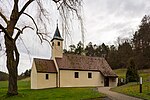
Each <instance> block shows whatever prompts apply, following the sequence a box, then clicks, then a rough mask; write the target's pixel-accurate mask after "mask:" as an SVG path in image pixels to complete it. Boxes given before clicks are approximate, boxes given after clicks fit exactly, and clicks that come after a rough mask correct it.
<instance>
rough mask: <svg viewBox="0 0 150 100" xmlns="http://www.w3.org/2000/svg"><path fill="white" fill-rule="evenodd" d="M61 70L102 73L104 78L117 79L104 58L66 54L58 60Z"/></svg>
mask: <svg viewBox="0 0 150 100" xmlns="http://www.w3.org/2000/svg"><path fill="white" fill-rule="evenodd" d="M56 62H57V64H58V67H59V69H68V70H92V71H94V70H95V71H100V72H101V73H102V74H103V75H104V76H109V77H117V75H116V73H115V72H114V71H113V70H112V69H111V67H110V66H109V64H108V63H107V61H106V60H105V59H104V58H100V57H89V56H81V55H73V54H64V55H63V58H56Z"/></svg>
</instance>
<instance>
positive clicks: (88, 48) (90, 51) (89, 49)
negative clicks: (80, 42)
mask: <svg viewBox="0 0 150 100" xmlns="http://www.w3.org/2000/svg"><path fill="white" fill-rule="evenodd" d="M85 54H86V55H87V56H95V50H94V48H93V45H92V42H89V44H88V45H87V46H86V48H85Z"/></svg>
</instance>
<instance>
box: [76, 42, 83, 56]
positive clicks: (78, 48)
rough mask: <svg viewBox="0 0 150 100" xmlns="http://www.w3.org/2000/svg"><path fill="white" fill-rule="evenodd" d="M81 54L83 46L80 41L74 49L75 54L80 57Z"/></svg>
mask: <svg viewBox="0 0 150 100" xmlns="http://www.w3.org/2000/svg"><path fill="white" fill-rule="evenodd" d="M83 53H84V45H83V43H82V42H81V41H79V43H78V44H77V47H76V49H75V54H78V55H82V54H83Z"/></svg>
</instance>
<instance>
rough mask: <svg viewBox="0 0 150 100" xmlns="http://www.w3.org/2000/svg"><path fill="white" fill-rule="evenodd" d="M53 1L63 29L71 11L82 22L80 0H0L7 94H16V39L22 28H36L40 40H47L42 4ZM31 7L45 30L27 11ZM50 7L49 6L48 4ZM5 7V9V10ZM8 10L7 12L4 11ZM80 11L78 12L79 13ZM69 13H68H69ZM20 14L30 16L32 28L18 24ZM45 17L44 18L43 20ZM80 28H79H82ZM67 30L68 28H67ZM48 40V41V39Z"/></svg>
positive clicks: (45, 15) (17, 52)
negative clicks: (5, 57) (7, 73)
mask: <svg viewBox="0 0 150 100" xmlns="http://www.w3.org/2000/svg"><path fill="white" fill-rule="evenodd" d="M48 1H49V2H51V1H53V2H54V3H55V4H56V6H57V8H58V10H59V13H60V15H61V17H62V21H63V26H64V27H63V29H65V30H67V29H68V27H67V26H66V25H68V21H69V16H70V15H71V14H72V13H76V14H75V15H76V17H78V19H79V20H80V22H81V26H82V28H83V24H82V22H83V21H82V17H81V12H80V11H81V6H82V0H23V1H22V0H1V1H0V21H1V23H0V32H2V33H4V40H5V43H4V44H5V47H6V56H7V61H6V66H7V69H8V72H9V79H8V81H9V83H8V92H7V94H8V95H17V94H18V87H17V76H18V68H17V67H18V64H19V59H20V53H19V51H18V48H17V45H16V44H17V40H18V38H19V36H20V35H21V34H23V33H24V30H25V29H27V28H29V29H32V30H33V29H34V28H35V29H36V34H37V35H38V36H39V38H40V40H41V42H42V41H43V40H46V41H48V40H47V39H46V38H45V36H47V34H46V33H45V31H46V25H45V24H46V22H49V20H48V19H49V18H48V17H47V16H48V14H47V13H48V11H47V10H46V7H44V6H43V4H44V3H47V2H48ZM33 3H34V4H35V5H32V7H33V8H35V7H36V8H37V9H38V11H37V12H38V13H39V14H38V15H39V16H38V17H37V16H36V18H39V19H38V21H40V22H41V23H40V25H41V24H42V25H41V26H43V27H42V28H43V29H44V30H45V31H44V32H41V31H40V28H39V25H37V23H36V21H35V19H36V18H33V17H32V14H31V12H30V13H28V12H27V11H28V10H27V8H28V7H29V6H30V5H31V4H33ZM8 6H9V8H8ZM49 7H50V6H49ZM6 9H7V10H6ZM6 11H8V12H6ZM79 12H80V13H79ZM69 14H70V15H69ZM22 16H26V17H28V18H30V20H31V21H32V22H33V24H34V26H35V27H34V28H33V27H32V26H31V25H30V24H24V26H22V27H21V26H20V24H19V23H20V21H21V20H23V18H22ZM44 19H45V20H44ZM82 28H81V29H82ZM67 31H68V30H67ZM48 42H49V41H48Z"/></svg>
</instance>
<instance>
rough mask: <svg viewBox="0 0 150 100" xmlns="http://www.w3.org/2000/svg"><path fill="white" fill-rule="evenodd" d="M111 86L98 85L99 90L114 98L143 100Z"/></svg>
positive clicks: (113, 99) (117, 99) (118, 99)
mask: <svg viewBox="0 0 150 100" xmlns="http://www.w3.org/2000/svg"><path fill="white" fill-rule="evenodd" d="M109 89H110V87H98V91H99V92H101V93H104V94H106V95H107V96H108V97H109V98H111V99H112V100H143V99H139V98H135V97H131V96H127V95H124V94H121V93H117V92H113V91H110V90H109Z"/></svg>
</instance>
